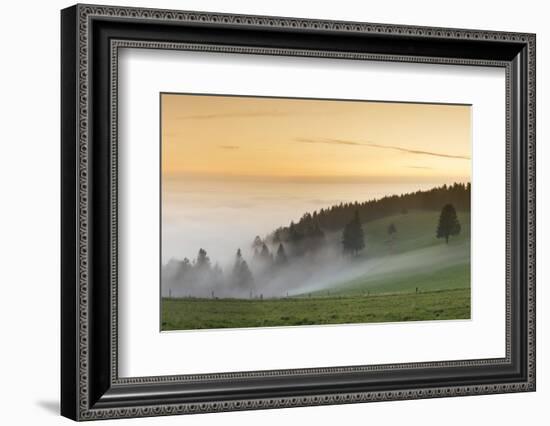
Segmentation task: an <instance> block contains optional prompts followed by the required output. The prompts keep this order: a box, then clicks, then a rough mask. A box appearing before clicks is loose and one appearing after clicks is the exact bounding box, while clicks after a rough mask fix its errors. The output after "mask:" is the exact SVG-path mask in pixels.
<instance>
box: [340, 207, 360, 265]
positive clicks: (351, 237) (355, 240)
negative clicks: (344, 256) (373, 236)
mask: <svg viewBox="0 0 550 426" xmlns="http://www.w3.org/2000/svg"><path fill="white" fill-rule="evenodd" d="M342 244H343V245H344V253H351V254H352V255H354V256H357V254H358V253H359V252H360V251H361V250H363V249H364V248H365V236H364V234H363V228H362V227H361V220H360V219H359V211H358V210H355V214H354V216H353V219H352V220H351V222H349V223H348V224H347V225H346V226H345V227H344V232H343V233H342Z"/></svg>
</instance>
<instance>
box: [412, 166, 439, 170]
mask: <svg viewBox="0 0 550 426" xmlns="http://www.w3.org/2000/svg"><path fill="white" fill-rule="evenodd" d="M405 167H406V168H407V169H426V170H433V167H426V166H405Z"/></svg>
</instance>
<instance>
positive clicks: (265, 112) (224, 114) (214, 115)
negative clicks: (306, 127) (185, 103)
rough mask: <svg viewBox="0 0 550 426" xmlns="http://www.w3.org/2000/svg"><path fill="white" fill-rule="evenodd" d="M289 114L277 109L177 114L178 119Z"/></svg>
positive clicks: (212, 118)
mask: <svg viewBox="0 0 550 426" xmlns="http://www.w3.org/2000/svg"><path fill="white" fill-rule="evenodd" d="M288 115H289V114H288V113H286V112H279V111H262V112H227V113H220V114H196V115H183V116H179V117H178V120H184V121H185V120H214V119H219V118H222V119H223V118H258V117H285V116H288Z"/></svg>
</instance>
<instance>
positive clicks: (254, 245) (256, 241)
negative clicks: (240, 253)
mask: <svg viewBox="0 0 550 426" xmlns="http://www.w3.org/2000/svg"><path fill="white" fill-rule="evenodd" d="M262 244H263V241H262V239H261V238H260V236H259V235H256V237H255V238H254V241H253V242H252V248H253V249H254V250H259V249H261V248H262Z"/></svg>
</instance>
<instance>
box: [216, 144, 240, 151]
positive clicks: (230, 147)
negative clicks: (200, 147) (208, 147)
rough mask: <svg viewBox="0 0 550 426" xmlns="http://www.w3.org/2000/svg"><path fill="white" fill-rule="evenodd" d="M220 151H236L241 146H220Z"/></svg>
mask: <svg viewBox="0 0 550 426" xmlns="http://www.w3.org/2000/svg"><path fill="white" fill-rule="evenodd" d="M219 148H220V149H227V150H234V149H240V148H241V147H240V146H237V145H220V146H219Z"/></svg>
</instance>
